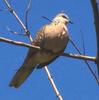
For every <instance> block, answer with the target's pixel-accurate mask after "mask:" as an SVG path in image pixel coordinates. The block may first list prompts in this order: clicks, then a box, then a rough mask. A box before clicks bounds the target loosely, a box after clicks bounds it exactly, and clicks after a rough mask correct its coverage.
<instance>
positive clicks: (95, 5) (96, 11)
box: [90, 0, 99, 77]
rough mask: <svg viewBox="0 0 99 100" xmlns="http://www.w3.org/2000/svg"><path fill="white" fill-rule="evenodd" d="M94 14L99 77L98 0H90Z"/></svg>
mask: <svg viewBox="0 0 99 100" xmlns="http://www.w3.org/2000/svg"><path fill="white" fill-rule="evenodd" d="M90 2H91V5H92V9H93V14H94V24H95V30H96V36H97V62H96V64H97V68H98V77H99V9H98V4H97V0H90Z"/></svg>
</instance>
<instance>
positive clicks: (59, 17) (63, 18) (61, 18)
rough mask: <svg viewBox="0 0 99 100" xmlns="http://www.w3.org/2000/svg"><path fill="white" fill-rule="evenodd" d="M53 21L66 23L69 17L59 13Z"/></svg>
mask: <svg viewBox="0 0 99 100" xmlns="http://www.w3.org/2000/svg"><path fill="white" fill-rule="evenodd" d="M53 21H54V22H58V23H64V24H68V23H69V22H71V21H70V19H69V17H68V16H67V15H66V14H65V13H59V14H58V15H56V16H55V17H54V19H53Z"/></svg>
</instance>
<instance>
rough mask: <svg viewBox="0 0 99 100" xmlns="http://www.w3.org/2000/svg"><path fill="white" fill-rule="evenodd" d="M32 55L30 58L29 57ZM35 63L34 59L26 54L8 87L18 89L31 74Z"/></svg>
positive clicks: (29, 54)
mask: <svg viewBox="0 0 99 100" xmlns="http://www.w3.org/2000/svg"><path fill="white" fill-rule="evenodd" d="M31 55H32V56H31ZM36 65H37V63H36V62H35V57H34V56H33V54H32V53H31V51H30V52H29V53H28V55H27V57H26V59H25V61H24V63H23V65H22V67H21V68H19V70H18V71H17V72H16V74H15V76H14V77H13V79H12V80H11V82H10V86H12V87H15V88H18V87H19V86H20V85H21V84H23V82H24V81H25V80H26V79H27V78H28V76H29V75H30V74H31V73H32V71H33V70H34V68H35V67H36Z"/></svg>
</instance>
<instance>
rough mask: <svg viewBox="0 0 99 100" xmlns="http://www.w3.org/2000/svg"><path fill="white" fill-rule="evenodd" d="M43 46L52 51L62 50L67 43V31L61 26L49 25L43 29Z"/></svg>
mask: <svg viewBox="0 0 99 100" xmlns="http://www.w3.org/2000/svg"><path fill="white" fill-rule="evenodd" d="M46 29H47V28H46ZM44 33H46V34H45V36H46V37H45V41H46V42H45V43H44V45H43V46H44V48H46V49H49V50H52V51H53V52H55V53H56V52H60V51H62V50H63V49H64V48H65V47H66V45H67V43H68V32H67V30H65V29H64V27H62V26H55V27H49V30H45V32H44Z"/></svg>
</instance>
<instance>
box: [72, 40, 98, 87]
mask: <svg viewBox="0 0 99 100" xmlns="http://www.w3.org/2000/svg"><path fill="white" fill-rule="evenodd" d="M70 42H71V43H72V45H73V46H74V47H75V49H76V50H77V51H78V53H79V54H82V53H81V52H80V50H79V48H78V47H77V46H76V44H75V43H74V42H73V41H72V40H71V39H70ZM84 61H85V63H86V65H87V66H88V69H89V70H90V72H91V73H92V75H93V77H94V78H95V80H96V82H97V84H98V85H99V80H98V78H97V76H96V74H95V73H94V71H93V70H92V68H91V66H90V65H89V63H88V62H87V61H86V60H84Z"/></svg>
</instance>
